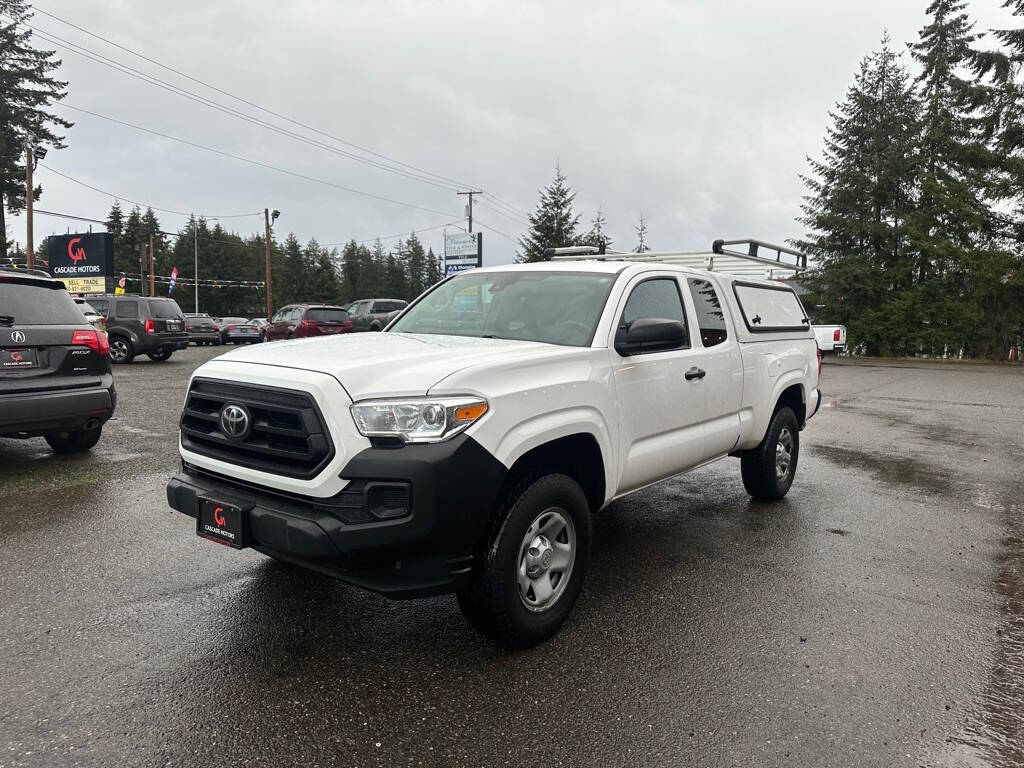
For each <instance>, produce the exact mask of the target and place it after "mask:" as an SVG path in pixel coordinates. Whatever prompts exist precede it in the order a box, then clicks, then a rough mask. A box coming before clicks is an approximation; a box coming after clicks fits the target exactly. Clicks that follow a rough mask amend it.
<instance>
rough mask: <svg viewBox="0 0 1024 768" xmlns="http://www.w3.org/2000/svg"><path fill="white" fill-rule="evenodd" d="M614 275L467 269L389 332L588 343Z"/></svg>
mask: <svg viewBox="0 0 1024 768" xmlns="http://www.w3.org/2000/svg"><path fill="white" fill-rule="evenodd" d="M614 282H615V275H609V274H602V273H594V272H539V271H526V270H522V271H512V270H510V271H508V272H477V273H473V272H469V273H466V274H464V275H458V276H456V277H453V278H451V279H449V280H446V281H445V282H443V283H441V284H440V285H438V286H437V287H436V288H434V290H433V291H431V292H430V293H428V294H427V295H426V296H424V297H423V298H422V299H420V300H419V301H418V302H416V304H414V305H413V306H412V308H411V309H408V310H407V311H406V313H405V314H404V315H402V316H401V317H400V318H399V319H398V320H397V321H396V322H395V324H394V325H392V326H391V328H390V329H389V331H390V332H391V333H430V334H446V335H450V336H476V337H478V338H495V339H517V340H520V341H540V342H545V343H548V344H562V345H565V346H572V347H584V346H587V345H588V344H590V342H591V340H592V339H593V336H594V330H595V329H596V328H597V322H598V320H599V319H600V317H601V311H602V310H603V309H604V305H605V301H606V300H607V298H608V293H609V291H611V287H612V283H614Z"/></svg>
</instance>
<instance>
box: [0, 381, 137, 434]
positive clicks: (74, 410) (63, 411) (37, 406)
mask: <svg viewBox="0 0 1024 768" xmlns="http://www.w3.org/2000/svg"><path fill="white" fill-rule="evenodd" d="M105 378H106V379H109V381H108V382H105V383H104V386H100V387H89V388H88V389H73V390H61V391H57V392H32V393H25V394H18V395H6V396H2V397H0V436H17V437H35V436H38V435H44V434H47V433H49V432H69V431H72V430H76V429H82V428H84V427H86V426H92V425H93V424H103V423H104V422H106V421H107V420H108V419H109V418H110V417H111V416H112V415H113V414H114V406H115V405H116V404H117V393H116V391H115V390H114V384H113V378H112V377H110V376H106V377H105Z"/></svg>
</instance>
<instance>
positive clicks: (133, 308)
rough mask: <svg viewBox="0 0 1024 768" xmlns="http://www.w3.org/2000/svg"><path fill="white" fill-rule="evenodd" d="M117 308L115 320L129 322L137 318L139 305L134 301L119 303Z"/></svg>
mask: <svg viewBox="0 0 1024 768" xmlns="http://www.w3.org/2000/svg"><path fill="white" fill-rule="evenodd" d="M115 306H116V307H117V315H116V317H117V319H119V320H130V319H132V318H136V317H138V316H139V305H138V303H136V302H134V301H119V302H117V304H116V305H115Z"/></svg>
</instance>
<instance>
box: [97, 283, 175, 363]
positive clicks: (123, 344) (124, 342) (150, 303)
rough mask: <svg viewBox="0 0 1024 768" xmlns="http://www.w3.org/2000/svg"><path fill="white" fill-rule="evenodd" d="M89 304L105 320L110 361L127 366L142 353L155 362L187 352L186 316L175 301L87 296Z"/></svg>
mask: <svg viewBox="0 0 1024 768" xmlns="http://www.w3.org/2000/svg"><path fill="white" fill-rule="evenodd" d="M89 303H90V304H92V305H93V306H94V307H95V308H96V311H97V312H99V313H100V314H102V315H106V317H107V335H108V336H109V337H110V361H111V362H113V363H130V362H131V361H132V360H134V359H135V356H136V355H141V354H145V355H146V356H147V357H148V358H149V359H150V360H154V361H156V362H158V363H161V362H163V361H164V360H168V359H170V357H171V355H172V354H173V353H174V350H176V349H187V348H188V342H189V336H188V332H187V331H186V330H185V316H184V315H183V314H181V308H180V307H179V306H178V303H177V302H176V301H174V299H164V298H157V297H146V296H131V295H128V294H125V295H123V296H111V295H110V294H107V295H104V296H90V297H89Z"/></svg>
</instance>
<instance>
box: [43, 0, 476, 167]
mask: <svg viewBox="0 0 1024 768" xmlns="http://www.w3.org/2000/svg"><path fill="white" fill-rule="evenodd" d="M33 10H35V11H37V12H39V13H41V14H43V15H44V16H48V17H50V18H51V19H54V20H56V21H59V22H61V23H62V24H66V25H68V26H69V27H72V28H73V29H77V30H78V31H79V32H83V33H85V34H86V35H89V36H90V37H94V38H96V39H97V40H101V41H103V42H105V43H107V44H108V45H112V46H114V47H115V48H118V49H119V50H122V51H124V52H125V53H129V54H131V55H132V56H136V57H138V58H140V59H142V60H144V61H147V62H149V63H150V64H154V65H155V66H158V67H160V68H161V69H165V70H167V71H168V72H173V73H174V74H176V75H179V76H180V77H184V78H185V79H187V80H190V81H192V82H194V83H198V84H199V85H202V86H203V87H204V88H208V89H210V90H211V91H215V92H216V93H219V94H222V95H224V96H227V97H229V98H231V99H234V100H235V101H238V102H241V103H242V104H246V105H247V106H250V107H253V108H254V109H258V110H259V111H261V112H264V113H266V114H268V115H272V116H274V117H277V118H279V119H281V120H285V121H287V122H289V123H291V124H292V125H296V126H299V127H300V128H305V129H306V130H308V131H313V132H314V133H317V134H319V135H321V136H324V137H326V138H329V139H331V140H332V141H336V142H338V143H339V144H344V145H345V146H348V147H352V148H353V149H357V150H359V151H360V152H364V153H366V154H368V155H372V156H374V157H378V158H380V159H382V160H386V161H388V162H389V163H393V164H395V165H398V166H401V167H403V168H407V169H409V170H411V171H415V172H416V173H419V174H423V175H425V176H430V177H433V178H434V179H438V180H441V181H444V182H446V183H447V184H448V185H450V186H453V187H465V186H468V185H467V184H465V183H464V182H461V181H458V180H457V179H452V178H450V177H447V176H444V175H442V174H438V173H434V172H432V171H428V170H426V169H423V168H420V167H418V166H415V165H411V164H410V163H404V162H402V161H400V160H397V159H395V158H393V157H389V156H387V155H384V154H381V153H380V152H375V151H373V150H372V149H369V148H368V147H364V146H361V145H359V144H356V143H354V142H351V141H348V140H346V139H343V138H341V137H339V136H335V135H333V134H330V133H327V132H326V131H322V130H320V129H319V128H315V127H313V126H311V125H307V124H305V123H302V122H300V121H298V120H294V119H292V118H290V117H288V116H287V115H284V114H281V113H279V112H275V111H274V110H272V109H268V108H267V107H264V106H261V105H259V104H257V103H255V102H253V101H249V100H248V99H244V98H242V97H241V96H237V95H235V94H233V93H231V92H230V91H226V90H224V89H222V88H218V87H217V86H215V85H211V84H210V83H208V82H206V81H204V80H201V79H199V78H197V77H193V76H192V75H189V74H187V73H185V72H182V71H181V70H178V69H175V68H174V67H170V66H168V65H166V64H163V63H161V62H159V61H157V60H156V59H153V58H150V57H148V56H145V55H143V54H141V53H139V52H138V51H134V50H132V49H131V48H127V47H125V46H123V45H120V44H119V43H116V42H114V41H113V40H110V39H108V38H106V37H103V36H102V35H98V34H96V33H95V32H91V31H89V30H88V29H85V28H84V27H81V26H78V25H77V24H74V23H72V22H70V21H68V20H67V19H63V18H61V17H60V16H57V15H55V14H52V13H49V12H48V11H44V10H43V9H42V8H39V7H38V6H35V7H34V8H33ZM83 50H85V49H83ZM97 55H99V54H97ZM122 66H127V65H122ZM147 77H148V75H147ZM175 87H176V86H175ZM200 98H202V97H200ZM362 161H365V162H369V161H367V160H366V159H365V158H363V159H362Z"/></svg>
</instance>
